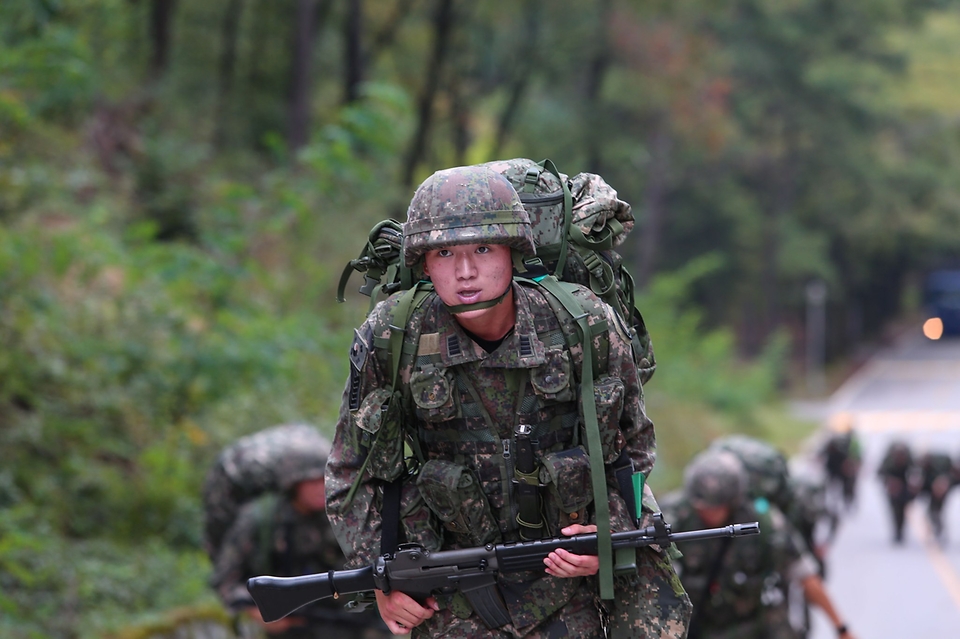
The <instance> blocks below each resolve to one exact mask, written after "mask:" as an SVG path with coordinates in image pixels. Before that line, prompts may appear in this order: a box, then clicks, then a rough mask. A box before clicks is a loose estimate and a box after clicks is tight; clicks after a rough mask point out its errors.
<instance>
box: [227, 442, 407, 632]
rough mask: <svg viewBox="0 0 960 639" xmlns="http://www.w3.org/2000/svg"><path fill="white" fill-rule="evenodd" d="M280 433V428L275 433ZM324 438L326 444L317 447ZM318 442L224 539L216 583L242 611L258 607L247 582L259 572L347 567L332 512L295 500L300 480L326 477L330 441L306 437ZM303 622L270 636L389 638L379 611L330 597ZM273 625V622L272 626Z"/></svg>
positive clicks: (291, 460) (280, 472)
mask: <svg viewBox="0 0 960 639" xmlns="http://www.w3.org/2000/svg"><path fill="white" fill-rule="evenodd" d="M273 434H274V435H276V433H273ZM318 441H319V442H320V445H321V447H320V448H317V446H316V445H317V443H318ZM302 443H304V444H305V445H308V446H312V447H311V448H307V449H304V450H301V451H294V452H290V449H287V456H286V457H285V458H284V459H283V462H282V464H281V465H280V467H279V468H274V470H273V472H274V473H275V479H276V482H277V486H278V488H279V489H280V490H281V491H283V492H279V493H278V492H269V493H265V494H263V495H261V496H260V497H259V498H257V499H255V500H253V501H251V502H248V503H247V504H245V505H244V506H243V507H242V508H241V509H240V512H239V514H238V515H237V517H236V520H235V521H234V523H233V525H232V526H231V527H230V529H229V530H228V531H227V533H226V534H225V535H224V536H223V540H222V544H221V546H220V549H219V553H218V554H217V557H216V560H215V564H214V572H213V575H212V577H211V585H212V586H213V587H214V589H215V590H216V591H217V594H218V595H219V596H220V599H221V601H223V603H224V605H225V606H226V607H227V608H229V609H231V610H233V611H237V612H238V611H240V610H242V609H244V608H248V607H251V606H253V601H252V599H251V598H250V594H249V593H248V592H247V585H246V584H247V580H248V579H249V578H250V577H255V576H258V575H275V576H280V577H294V576H300V575H306V574H312V573H317V572H326V571H328V570H339V569H341V568H342V567H343V564H344V557H343V553H342V551H341V550H340V546H339V544H338V543H337V539H336V536H335V535H334V533H333V530H332V528H331V527H330V522H329V521H328V520H327V516H326V513H325V512H323V511H313V512H309V513H303V512H301V511H299V510H298V509H297V508H296V507H295V506H294V503H293V501H292V496H293V494H294V490H295V487H296V485H297V483H298V482H301V481H304V480H308V479H318V478H322V477H323V470H324V468H323V466H324V463H325V462H326V455H327V453H328V451H329V442H328V441H326V440H325V439H323V438H320V439H319V440H318V439H314V438H310V439H309V440H303V442H302ZM291 616H292V617H294V618H296V617H299V618H301V620H302V625H298V626H296V627H293V628H290V629H289V630H286V631H284V632H279V633H270V634H269V636H270V637H271V638H275V639H315V638H320V637H330V636H331V633H332V636H336V637H346V638H347V639H353V638H355V639H374V638H379V637H386V636H389V633H388V632H387V631H386V627H385V626H383V622H382V621H381V620H380V619H379V618H378V616H377V615H376V613H374V612H365V613H349V612H346V611H344V609H343V603H342V602H337V601H334V600H333V599H324V600H321V601H318V602H316V603H314V604H311V605H310V606H307V607H305V608H302V609H300V610H298V611H297V612H294V613H293V615H291ZM268 628H269V626H268Z"/></svg>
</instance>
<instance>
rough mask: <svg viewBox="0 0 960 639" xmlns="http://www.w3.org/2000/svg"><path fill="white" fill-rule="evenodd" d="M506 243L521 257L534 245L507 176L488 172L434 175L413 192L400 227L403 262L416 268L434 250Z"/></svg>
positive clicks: (466, 170) (468, 169) (451, 171)
mask: <svg viewBox="0 0 960 639" xmlns="http://www.w3.org/2000/svg"><path fill="white" fill-rule="evenodd" d="M481 240H482V241H484V242H488V243H489V242H494V243H499V244H506V245H508V246H511V247H513V248H515V249H516V250H517V251H519V252H520V253H521V254H522V255H533V254H534V253H536V246H535V245H534V243H533V235H532V234H531V231H530V218H529V217H528V216H527V212H526V210H525V209H524V208H523V203H522V202H521V201H520V197H519V196H518V195H517V192H516V191H515V190H514V188H513V187H512V186H511V185H510V182H508V181H507V179H506V178H505V177H503V176H502V175H500V174H499V173H497V172H496V171H492V170H490V169H488V168H484V167H480V166H473V167H456V168H453V169H446V170H444V171H437V172H436V173H434V174H433V175H431V176H430V177H429V178H428V179H427V180H425V181H424V183H423V184H421V185H420V187H419V188H418V189H417V191H416V193H415V194H414V196H413V199H412V200H411V201H410V207H409V209H408V210H407V221H406V223H404V225H403V259H404V260H405V262H406V265H407V266H410V267H412V266H415V265H416V264H417V262H418V261H419V259H420V257H421V256H422V255H423V254H424V253H426V252H427V251H430V250H432V249H434V248H437V247H441V246H454V245H457V244H473V243H476V242H479V241H481Z"/></svg>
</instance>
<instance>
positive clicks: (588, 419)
mask: <svg viewBox="0 0 960 639" xmlns="http://www.w3.org/2000/svg"><path fill="white" fill-rule="evenodd" d="M537 283H538V284H540V286H542V287H543V288H544V289H546V290H547V292H548V293H550V296H552V297H553V298H555V299H556V300H557V301H558V302H560V304H561V305H562V306H563V308H564V309H565V310H566V312H567V313H569V314H570V316H571V317H572V318H573V321H574V322H576V324H577V327H578V331H579V337H580V344H581V347H582V348H583V364H582V366H581V375H580V403H581V405H582V407H583V420H584V422H585V423H584V428H585V430H586V435H587V452H588V453H589V456H590V480H591V482H592V484H593V502H594V504H595V507H596V514H597V555H598V556H599V557H600V574H599V582H600V598H601V599H613V596H614V592H613V546H612V543H611V537H610V504H609V503H608V501H607V482H606V474H605V469H604V464H603V447H602V444H601V441H600V425H599V423H598V420H597V402H596V398H595V395H594V389H593V379H594V372H595V366H596V362H595V360H594V353H593V338H594V336H596V335H598V334H600V333H602V332H604V331H607V330H608V329H609V327H608V326H607V323H606V320H604V321H602V322H597V323H596V324H594V325H593V326H590V323H589V322H588V321H587V320H588V318H589V316H590V315H589V313H588V312H587V311H585V310H584V309H583V305H581V304H580V302H579V301H578V300H577V298H576V297H574V295H573V293H572V292H571V289H572V287H573V286H576V285H571V284H567V283H565V282H560V281H558V280H557V279H556V278H555V277H552V276H549V275H548V276H546V277H543V278H538V282H537Z"/></svg>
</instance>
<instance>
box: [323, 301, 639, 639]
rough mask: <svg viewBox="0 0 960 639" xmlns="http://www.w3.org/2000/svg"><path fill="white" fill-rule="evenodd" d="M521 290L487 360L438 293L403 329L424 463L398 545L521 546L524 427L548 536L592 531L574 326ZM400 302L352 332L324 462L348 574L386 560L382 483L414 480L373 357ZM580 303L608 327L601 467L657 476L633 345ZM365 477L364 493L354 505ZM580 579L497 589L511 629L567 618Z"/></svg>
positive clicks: (408, 401)
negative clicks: (518, 491) (617, 464)
mask: <svg viewBox="0 0 960 639" xmlns="http://www.w3.org/2000/svg"><path fill="white" fill-rule="evenodd" d="M513 291H514V295H515V304H516V325H515V328H514V330H513V331H512V332H511V333H510V334H509V335H508V336H507V337H506V338H505V340H504V341H503V342H502V343H501V344H500V346H499V347H498V348H497V349H496V350H494V351H493V352H491V353H487V352H486V351H484V350H483V349H482V348H480V347H479V346H478V345H477V344H475V343H474V342H473V341H472V340H471V339H470V338H469V337H468V336H467V335H466V333H464V331H463V330H462V329H461V328H460V326H459V324H458V323H457V322H456V321H455V319H454V318H453V316H452V315H451V314H450V313H449V312H448V311H447V309H446V307H445V306H444V305H443V304H442V302H441V301H440V300H439V298H438V297H437V296H436V295H435V294H433V293H431V294H429V295H428V296H427V298H426V299H425V300H424V301H423V303H422V304H421V305H420V307H419V308H418V309H417V311H416V312H414V313H413V315H412V316H411V319H410V321H409V322H408V324H407V326H406V330H405V333H404V345H403V348H404V352H405V354H406V357H405V358H404V359H403V360H401V367H400V372H399V377H400V381H399V384H398V385H399V386H401V387H402V389H403V391H402V392H403V394H404V404H403V405H404V411H403V412H404V419H405V420H406V423H405V430H406V432H407V433H408V434H415V435H416V437H415V439H416V445H417V446H419V447H420V448H421V449H422V454H423V457H424V461H425V462H426V463H425V464H424V466H423V467H422V469H421V470H420V473H419V476H418V478H417V480H416V482H414V481H413V480H412V479H411V480H410V481H406V482H405V483H404V488H403V494H402V500H401V532H402V535H401V540H402V541H412V542H417V543H421V544H423V545H424V546H425V547H427V548H430V549H438V548H443V549H448V548H456V547H462V546H475V545H478V544H482V543H486V542H499V541H514V540H517V539H519V533H518V526H517V523H516V515H517V507H516V504H515V502H514V498H513V496H512V479H513V477H512V476H511V473H510V469H511V468H512V463H513V462H512V458H511V449H512V447H513V443H514V437H515V431H516V429H517V428H518V425H519V424H520V423H521V422H522V423H524V424H528V425H529V426H530V427H531V428H532V436H533V438H534V439H536V440H537V441H538V442H539V446H538V449H537V451H536V455H537V459H538V462H539V466H540V477H539V478H540V481H541V483H543V484H546V485H547V486H548V489H547V491H546V493H545V494H546V495H547V497H546V498H545V502H546V503H545V511H546V513H545V514H546V517H545V518H546V523H547V526H548V528H549V530H548V532H549V533H550V534H558V533H557V529H558V528H559V527H560V526H563V525H566V524H568V523H572V522H574V521H576V522H578V523H590V522H591V521H592V518H593V509H592V506H591V503H592V501H593V492H592V490H591V484H590V472H589V464H588V463H587V462H586V461H585V460H586V455H585V453H584V452H583V446H582V444H584V443H585V436H584V435H583V433H582V432H581V431H582V423H583V419H582V410H581V406H580V401H579V384H578V381H579V372H578V371H579V370H580V369H579V366H580V364H581V361H580V360H581V359H582V353H583V350H582V346H581V345H580V344H576V343H573V345H570V344H571V341H570V340H569V339H568V337H567V336H568V334H569V332H570V331H571V330H573V329H572V327H571V326H567V327H564V326H562V325H561V322H563V321H567V322H568V323H569V322H570V319H569V316H567V317H566V318H564V317H560V316H558V314H557V313H556V312H555V310H554V308H553V307H551V303H550V300H549V299H548V298H547V294H546V293H545V292H544V291H543V290H541V289H540V288H539V287H538V286H532V285H526V284H520V283H517V282H515V283H514V285H513ZM399 295H401V294H397V295H394V296H392V297H391V298H388V299H387V300H385V301H384V302H381V303H380V304H378V305H377V307H376V308H375V309H374V310H373V312H372V313H371V314H370V316H369V317H368V319H367V321H366V322H365V323H364V324H363V326H362V327H361V328H360V329H358V330H357V332H356V337H355V340H354V344H353V346H352V350H351V361H352V363H353V365H352V369H351V379H350V380H348V383H347V388H346V390H345V391H344V396H343V403H342V406H341V411H340V418H339V421H338V424H337V432H336V437H335V439H334V445H333V451H332V454H331V456H330V459H329V462H328V464H327V473H326V482H327V484H326V485H327V506H328V513H329V516H330V520H331V523H332V524H333V527H334V530H335V531H336V533H337V536H338V539H339V540H340V543H341V545H342V546H343V547H344V549H345V550H346V554H347V559H348V566H350V567H357V566H360V565H364V564H368V563H370V562H371V561H372V560H373V559H374V558H375V557H376V556H377V554H378V553H379V548H380V533H381V517H380V510H379V509H380V504H381V493H380V486H381V485H382V482H383V481H390V480H392V479H394V478H395V477H397V476H399V474H400V473H401V472H402V471H403V470H404V469H403V467H402V464H401V463H400V462H399V455H398V449H402V444H401V443H398V439H397V437H398V435H397V434H392V435H390V437H389V438H384V437H383V435H384V433H379V429H380V428H387V425H386V422H388V421H389V415H388V416H386V417H385V416H384V411H383V410H382V408H383V406H384V405H385V402H387V400H388V399H389V398H390V396H391V389H390V375H391V365H390V362H389V361H388V359H387V355H386V353H385V351H384V349H383V348H378V347H377V346H378V344H382V343H383V342H384V341H385V340H388V339H389V337H390V332H391V329H390V326H389V324H390V322H391V317H392V314H391V311H392V309H393V308H394V307H395V306H396V305H397V303H398V300H399ZM575 295H576V296H577V298H578V299H579V301H580V303H581V304H582V305H583V307H584V308H585V309H586V310H588V311H589V317H590V320H589V321H590V323H591V325H593V324H596V323H600V322H606V326H607V330H606V331H605V333H604V334H603V336H596V337H594V340H593V348H594V351H595V352H596V351H604V353H605V360H606V368H605V371H604V374H603V375H602V376H601V377H600V378H598V379H596V380H595V383H594V386H595V395H596V397H595V400H596V405H597V413H598V421H599V426H600V431H601V438H602V441H603V449H604V450H603V453H604V460H605V462H606V463H608V464H609V463H610V462H612V461H613V460H615V459H616V458H617V457H618V455H619V454H620V451H621V450H622V449H626V451H627V453H628V454H629V457H630V458H631V459H632V461H633V464H634V467H635V468H636V469H637V470H640V471H642V472H644V473H645V474H646V473H649V472H650V469H651V468H652V467H653V463H654V458H655V435H654V429H653V424H652V422H651V421H650V420H649V419H648V418H647V416H646V414H645V412H644V404H643V394H642V389H641V385H640V381H639V377H638V373H637V368H636V365H635V363H634V361H633V358H632V352H631V345H630V341H629V339H628V338H627V336H626V334H625V333H624V331H623V329H622V327H621V324H620V322H619V320H618V318H617V316H616V314H615V313H614V312H613V310H612V309H611V308H610V307H609V306H607V305H606V304H604V303H603V302H601V301H600V300H599V299H598V298H597V297H596V296H595V295H594V294H593V293H592V292H590V291H589V289H586V288H583V287H577V290H576V293H575ZM561 315H562V314H561ZM413 353H415V354H416V357H415V358H414V357H412V356H410V355H411V354H413ZM378 435H379V436H380V438H379V439H378ZM399 436H400V437H402V433H400V434H399ZM374 442H376V446H373V444H374ZM371 447H372V448H371ZM368 457H369V459H368ZM608 470H609V467H608ZM358 479H359V484H358V485H359V488H358V489H357V491H356V494H355V495H354V496H353V499H352V501H349V502H348V500H347V499H346V497H347V495H348V493H349V491H350V490H351V486H353V484H354V482H355V481H357V480H358ZM607 480H608V481H607V484H608V487H609V488H608V491H609V492H608V502H609V507H610V514H611V528H612V530H613V531H619V530H628V529H632V528H633V527H634V524H633V522H632V521H631V519H630V515H629V510H628V509H627V507H626V504H625V502H624V500H623V498H622V497H621V496H620V494H619V492H618V491H617V490H616V488H614V487H615V486H616V481H615V479H614V478H613V476H612V473H610V472H608V477H607ZM437 486H442V487H447V488H448V489H449V490H448V491H447V493H446V496H445V494H444V491H443V490H434V488H435V487H437ZM645 497H646V498H647V500H648V501H649V502H652V493H648V492H647V491H645ZM653 504H655V502H653ZM654 507H655V506H654ZM518 582H519V583H518ZM581 582H582V580H581V579H556V578H553V577H550V576H545V575H543V574H542V573H538V574H523V575H511V576H504V577H503V578H502V579H501V591H502V592H503V593H504V595H505V599H507V605H508V609H509V611H510V613H511V617H512V619H513V625H514V627H516V628H522V627H526V628H532V627H534V626H535V625H536V624H537V623H539V622H540V621H542V620H543V619H545V618H546V617H547V616H549V615H550V614H552V613H553V612H555V611H556V610H558V609H560V608H561V607H563V606H564V605H565V603H566V602H567V601H569V600H570V598H571V597H572V596H573V594H574V593H575V592H576V590H577V589H578V588H579V587H581ZM518 585H520V586H522V587H516V586H518ZM510 593H514V594H515V597H514V596H511V594H510Z"/></svg>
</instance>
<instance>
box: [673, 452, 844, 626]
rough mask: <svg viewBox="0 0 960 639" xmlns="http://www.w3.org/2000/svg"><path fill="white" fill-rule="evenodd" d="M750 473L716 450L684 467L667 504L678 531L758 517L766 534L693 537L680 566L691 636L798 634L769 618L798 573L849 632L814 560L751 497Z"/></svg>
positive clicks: (778, 516) (775, 515) (812, 596)
mask: <svg viewBox="0 0 960 639" xmlns="http://www.w3.org/2000/svg"><path fill="white" fill-rule="evenodd" d="M747 482H748V475H747V473H746V471H745V469H744V467H743V464H742V463H741V462H740V460H739V459H738V458H737V457H736V456H735V455H734V454H733V453H731V452H729V451H726V450H720V449H718V448H711V449H708V450H706V451H703V452H701V453H700V454H699V455H697V456H696V457H694V458H693V460H692V461H691V462H690V464H689V465H688V466H687V468H686V470H685V472H684V484H683V492H682V493H681V494H680V495H679V497H677V498H675V499H674V500H671V501H672V503H669V504H668V503H667V501H665V502H664V506H665V509H664V516H665V518H666V519H667V520H668V521H670V522H671V523H672V524H673V529H674V530H677V531H683V530H694V529H697V528H702V527H717V526H724V525H727V524H730V523H733V522H736V521H751V520H757V521H759V522H760V530H761V534H759V535H757V536H755V537H745V538H743V539H738V540H736V541H735V542H733V543H730V540H727V539H710V540H704V541H696V542H688V543H686V544H683V545H682V546H681V548H680V550H681V551H682V552H683V557H682V558H680V559H678V560H677V563H676V565H677V572H678V573H679V575H680V579H681V580H682V582H683V585H684V588H686V589H687V591H688V592H689V593H690V596H691V598H692V600H693V604H694V618H693V620H692V621H691V624H690V634H689V637H690V639H794V638H795V636H796V635H795V634H794V631H793V630H792V628H791V627H790V625H789V624H787V623H772V622H771V619H772V618H771V614H770V608H778V609H782V601H783V593H782V590H781V586H782V584H783V583H785V582H786V581H788V580H791V579H796V580H797V581H799V582H800V583H801V584H802V585H803V587H804V592H805V594H806V595H807V597H808V599H809V600H810V601H811V603H814V604H815V605H818V606H820V607H821V608H823V610H824V612H825V613H826V614H827V616H829V617H830V619H831V620H832V621H833V622H834V624H835V625H836V627H837V631H838V633H839V636H840V637H844V638H849V637H851V636H852V635H851V634H850V633H849V632H848V630H847V628H846V626H845V625H844V624H843V623H842V621H841V620H840V618H839V617H838V616H837V614H836V612H835V611H834V609H833V607H832V605H831V604H830V602H829V600H828V599H826V598H825V596H824V591H823V587H822V583H821V582H820V579H819V577H817V574H816V566H815V565H814V563H813V562H812V560H810V558H809V556H808V555H805V552H804V549H803V548H802V546H801V544H800V543H799V541H798V540H797V537H796V535H795V533H794V531H793V530H792V529H791V527H790V526H789V524H788V523H787V521H786V519H785V518H784V516H783V514H782V513H781V512H780V511H779V510H778V509H776V508H767V507H766V506H765V505H764V504H765V502H761V501H757V500H751V499H750V498H749V497H748V493H747Z"/></svg>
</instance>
